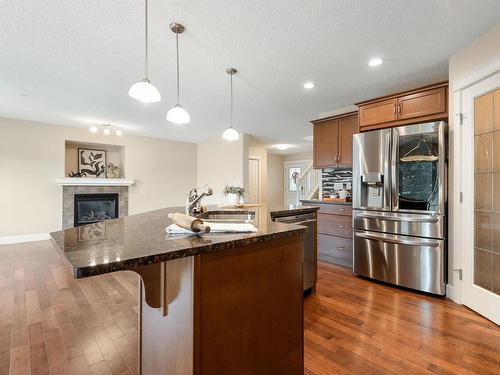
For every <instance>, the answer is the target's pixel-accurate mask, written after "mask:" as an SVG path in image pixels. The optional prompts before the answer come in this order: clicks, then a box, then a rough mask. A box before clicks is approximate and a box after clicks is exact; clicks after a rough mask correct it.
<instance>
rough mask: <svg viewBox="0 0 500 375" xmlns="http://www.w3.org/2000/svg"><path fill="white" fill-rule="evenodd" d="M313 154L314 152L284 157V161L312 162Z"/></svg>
mask: <svg viewBox="0 0 500 375" xmlns="http://www.w3.org/2000/svg"><path fill="white" fill-rule="evenodd" d="M312 158H313V154H312V150H311V151H308V152H301V153H299V154H290V155H284V156H283V160H284V161H296V160H312Z"/></svg>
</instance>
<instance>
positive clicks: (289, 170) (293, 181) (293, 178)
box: [283, 160, 311, 206]
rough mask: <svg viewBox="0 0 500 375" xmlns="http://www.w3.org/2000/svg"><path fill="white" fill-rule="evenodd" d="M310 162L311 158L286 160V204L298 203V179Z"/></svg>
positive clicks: (284, 175)
mask: <svg viewBox="0 0 500 375" xmlns="http://www.w3.org/2000/svg"><path fill="white" fill-rule="evenodd" d="M310 163H311V161H310V160H300V161H286V162H285V163H284V165H285V170H284V174H283V177H284V198H285V201H284V203H285V206H287V205H289V204H297V203H298V202H297V199H298V193H297V180H298V177H299V176H300V175H301V174H302V173H303V172H304V171H305V170H306V168H307V167H308V166H309V164H310Z"/></svg>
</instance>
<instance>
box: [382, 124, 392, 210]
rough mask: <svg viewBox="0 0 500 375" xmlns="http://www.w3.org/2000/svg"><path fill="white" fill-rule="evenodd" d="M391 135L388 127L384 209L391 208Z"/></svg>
mask: <svg viewBox="0 0 500 375" xmlns="http://www.w3.org/2000/svg"><path fill="white" fill-rule="evenodd" d="M391 135H392V131H391V129H389V132H388V133H387V134H386V139H385V142H386V150H387V155H386V157H385V166H384V169H385V171H384V174H385V176H384V208H385V209H386V210H389V211H390V210H391V180H392V178H391V177H390V176H391V165H390V163H391Z"/></svg>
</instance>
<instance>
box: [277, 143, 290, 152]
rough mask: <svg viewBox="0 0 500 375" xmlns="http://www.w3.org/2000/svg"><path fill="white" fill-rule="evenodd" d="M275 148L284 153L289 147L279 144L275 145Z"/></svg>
mask: <svg viewBox="0 0 500 375" xmlns="http://www.w3.org/2000/svg"><path fill="white" fill-rule="evenodd" d="M276 148H277V149H278V150H280V151H285V150H288V149H289V148H290V145H286V144H282V143H280V144H278V145H276Z"/></svg>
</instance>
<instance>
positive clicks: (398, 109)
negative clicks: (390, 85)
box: [356, 82, 448, 131]
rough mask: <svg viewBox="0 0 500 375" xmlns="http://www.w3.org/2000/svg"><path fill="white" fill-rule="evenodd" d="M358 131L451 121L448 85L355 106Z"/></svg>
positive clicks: (441, 84)
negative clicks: (356, 108) (357, 108)
mask: <svg viewBox="0 0 500 375" xmlns="http://www.w3.org/2000/svg"><path fill="white" fill-rule="evenodd" d="M356 105H357V106H358V107H359V130H360V131H368V130H374V129H382V128H387V127H393V126H400V125H406V124H411V123H416V122H425V121H436V120H446V119H447V118H448V83H447V82H443V83H439V84H436V85H432V86H427V87H422V88H419V89H416V90H411V91H406V92H402V93H398V94H394V95H389V96H385V97H382V98H377V99H372V100H369V101H365V102H362V103H357V104H356Z"/></svg>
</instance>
